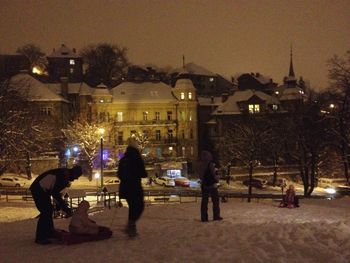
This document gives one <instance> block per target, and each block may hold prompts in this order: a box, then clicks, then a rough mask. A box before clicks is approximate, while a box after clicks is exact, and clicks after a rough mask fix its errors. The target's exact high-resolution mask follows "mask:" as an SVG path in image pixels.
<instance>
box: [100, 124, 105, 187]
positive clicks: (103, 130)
mask: <svg viewBox="0 0 350 263" xmlns="http://www.w3.org/2000/svg"><path fill="white" fill-rule="evenodd" d="M104 132H105V129H103V128H100V129H99V133H100V135H101V142H100V147H101V148H100V152H101V155H100V157H101V159H100V160H101V174H100V175H101V190H102V188H103V134H104Z"/></svg>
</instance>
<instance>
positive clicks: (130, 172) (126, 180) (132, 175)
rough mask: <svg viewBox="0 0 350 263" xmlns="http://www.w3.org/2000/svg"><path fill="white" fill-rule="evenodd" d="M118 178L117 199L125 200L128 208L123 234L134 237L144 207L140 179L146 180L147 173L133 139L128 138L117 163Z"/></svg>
mask: <svg viewBox="0 0 350 263" xmlns="http://www.w3.org/2000/svg"><path fill="white" fill-rule="evenodd" d="M118 177H119V179H120V187H119V198H120V199H126V202H127V203H128V206H129V215H128V223H127V226H126V229H125V232H126V233H127V234H128V235H129V236H130V237H135V236H136V235H137V230H136V222H137V220H139V219H140V217H141V215H142V212H143V210H144V206H145V205H144V200H143V199H144V194H143V188H142V184H141V178H146V177H147V172H146V169H145V164H144V162H143V160H142V157H141V153H140V151H139V146H138V144H137V142H136V140H135V139H134V138H129V140H128V147H127V148H126V151H125V154H124V157H123V158H122V159H121V160H120V161H119V165H118Z"/></svg>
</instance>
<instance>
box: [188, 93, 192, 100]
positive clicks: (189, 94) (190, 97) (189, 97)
mask: <svg viewBox="0 0 350 263" xmlns="http://www.w3.org/2000/svg"><path fill="white" fill-rule="evenodd" d="M188 99H189V100H191V99H192V92H189V93H188Z"/></svg>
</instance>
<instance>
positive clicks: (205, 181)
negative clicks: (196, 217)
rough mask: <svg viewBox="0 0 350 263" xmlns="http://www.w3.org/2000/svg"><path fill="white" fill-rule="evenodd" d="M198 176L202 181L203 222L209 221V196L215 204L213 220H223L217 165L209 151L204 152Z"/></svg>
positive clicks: (199, 164)
mask: <svg viewBox="0 0 350 263" xmlns="http://www.w3.org/2000/svg"><path fill="white" fill-rule="evenodd" d="M198 175H199V179H201V181H202V185H201V189H202V202H201V220H202V222H207V221H208V201H209V195H210V196H211V201H212V202H213V220H222V219H223V218H222V217H221V216H220V200H219V192H218V185H217V183H218V182H219V178H218V176H217V173H216V171H215V164H214V163H213V156H212V154H211V153H210V152H208V151H202V152H201V156H200V160H199V163H198Z"/></svg>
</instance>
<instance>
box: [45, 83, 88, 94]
mask: <svg viewBox="0 0 350 263" xmlns="http://www.w3.org/2000/svg"><path fill="white" fill-rule="evenodd" d="M43 85H47V86H48V88H49V89H50V90H52V91H53V92H55V93H56V94H60V93H61V83H48V84H43ZM93 90H94V89H93V88H91V87H90V86H89V85H88V84H86V83H85V82H78V83H70V82H69V83H68V94H79V95H91V94H92V92H93Z"/></svg>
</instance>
